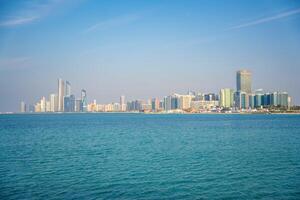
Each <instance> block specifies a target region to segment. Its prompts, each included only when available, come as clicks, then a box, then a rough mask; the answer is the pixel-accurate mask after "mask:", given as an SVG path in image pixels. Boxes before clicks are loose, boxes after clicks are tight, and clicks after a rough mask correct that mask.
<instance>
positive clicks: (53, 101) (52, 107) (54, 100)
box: [50, 94, 58, 112]
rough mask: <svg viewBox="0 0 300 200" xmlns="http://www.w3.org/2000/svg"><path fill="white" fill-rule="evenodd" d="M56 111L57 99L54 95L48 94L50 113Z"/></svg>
mask: <svg viewBox="0 0 300 200" xmlns="http://www.w3.org/2000/svg"><path fill="white" fill-rule="evenodd" d="M57 111H58V98H57V95H56V94H50V112H57Z"/></svg>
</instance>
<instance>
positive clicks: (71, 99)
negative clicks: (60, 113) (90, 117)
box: [64, 95, 75, 112]
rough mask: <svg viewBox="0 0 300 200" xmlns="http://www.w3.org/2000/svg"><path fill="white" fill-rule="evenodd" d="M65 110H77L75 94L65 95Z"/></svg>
mask: <svg viewBox="0 0 300 200" xmlns="http://www.w3.org/2000/svg"><path fill="white" fill-rule="evenodd" d="M64 112H75V96H74V95H70V96H65V97H64Z"/></svg>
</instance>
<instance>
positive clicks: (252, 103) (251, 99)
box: [248, 94, 256, 109]
mask: <svg viewBox="0 0 300 200" xmlns="http://www.w3.org/2000/svg"><path fill="white" fill-rule="evenodd" d="M248 97H249V108H251V109H254V108H255V107H256V105H255V94H248Z"/></svg>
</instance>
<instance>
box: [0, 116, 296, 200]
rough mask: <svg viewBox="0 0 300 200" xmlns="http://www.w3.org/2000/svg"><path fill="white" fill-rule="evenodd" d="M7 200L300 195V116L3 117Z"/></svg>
mask: <svg viewBox="0 0 300 200" xmlns="http://www.w3.org/2000/svg"><path fill="white" fill-rule="evenodd" d="M0 141H1V142H0V199H47V200H48V199H300V115H225V114H224V115H213V114H208V115H180V114H179V115H176V114H170V115H147V114H117V113H114V114H106V113H104V114H43V115H42V114H41V115H36V114H24V115H0Z"/></svg>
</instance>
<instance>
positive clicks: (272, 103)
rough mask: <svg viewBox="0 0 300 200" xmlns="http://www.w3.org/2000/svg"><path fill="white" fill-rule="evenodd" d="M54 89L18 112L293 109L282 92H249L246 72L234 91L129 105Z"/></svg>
mask: <svg viewBox="0 0 300 200" xmlns="http://www.w3.org/2000/svg"><path fill="white" fill-rule="evenodd" d="M57 86H58V88H57V93H51V94H50V95H49V98H46V97H45V96H42V97H41V98H40V100H39V101H37V102H36V103H35V104H26V102H24V101H21V103H20V110H19V112H21V113H26V112H29V113H32V112H35V113H45V112H59V113H61V112H67V113H74V112H146V113H149V112H151V113H153V112H154V113H207V112H214V113H224V112H226V113H232V112H234V113H245V112H250V113H253V112H270V111H271V112H281V111H291V108H293V106H294V104H293V103H292V97H291V96H289V94H288V93H287V92H285V91H278V90H277V91H271V92H270V91H264V90H263V89H256V90H254V91H253V92H252V72H251V71H249V70H245V69H243V70H238V71H236V88H235V89H232V88H221V89H220V90H219V93H213V92H210V93H202V92H200V91H190V90H189V91H188V92H187V93H186V94H179V93H175V92H174V93H172V94H168V95H165V96H164V97H157V96H156V97H152V98H151V99H134V98H133V99H131V100H129V101H126V97H125V95H121V96H120V98H119V102H115V101H113V102H110V103H108V104H107V103H106V104H105V103H104V104H103V103H100V104H99V101H98V102H97V100H96V99H93V100H91V99H90V100H88V95H87V92H86V90H85V89H81V95H80V96H79V98H78V97H77V98H76V96H75V95H74V94H73V92H72V91H73V90H72V84H71V83H70V82H69V81H68V80H66V81H65V80H63V79H61V78H58V79H57ZM160 99H161V100H160Z"/></svg>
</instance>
